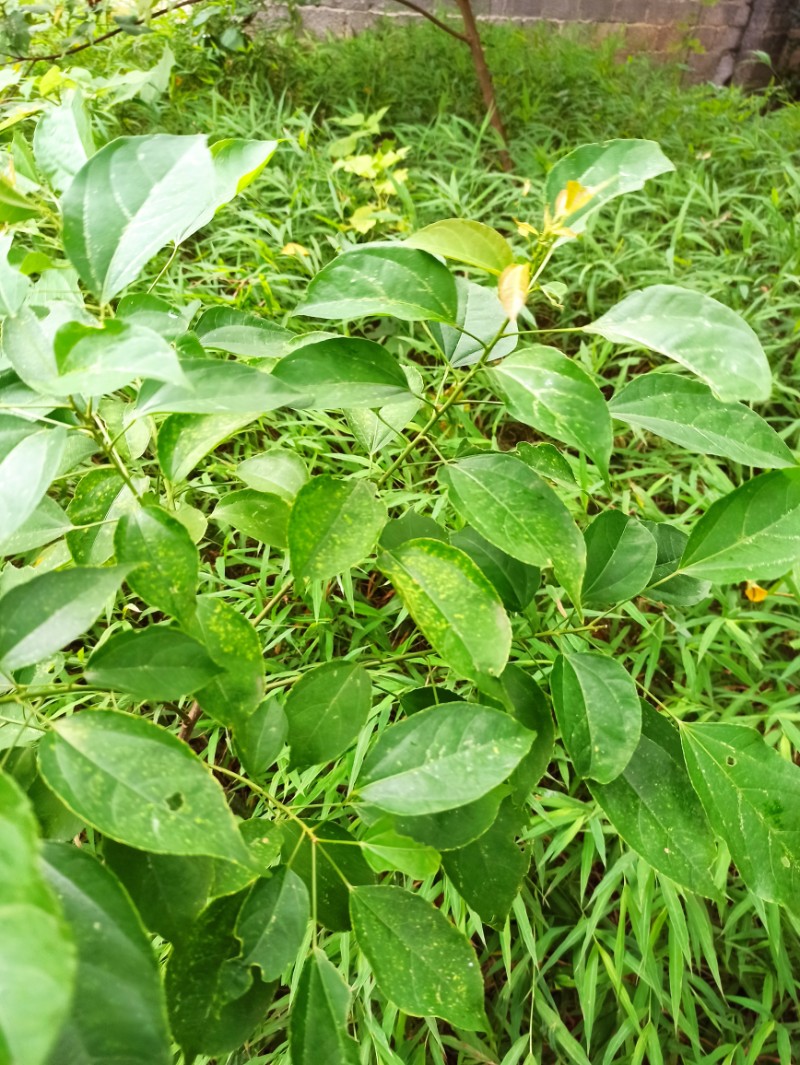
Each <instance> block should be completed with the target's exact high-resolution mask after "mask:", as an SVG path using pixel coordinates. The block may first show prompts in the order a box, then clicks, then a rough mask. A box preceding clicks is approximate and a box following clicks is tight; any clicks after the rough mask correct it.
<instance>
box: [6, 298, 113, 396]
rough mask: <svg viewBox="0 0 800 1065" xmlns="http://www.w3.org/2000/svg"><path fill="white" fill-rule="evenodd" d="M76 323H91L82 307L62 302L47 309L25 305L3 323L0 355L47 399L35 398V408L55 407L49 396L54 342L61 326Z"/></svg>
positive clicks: (53, 374)
mask: <svg viewBox="0 0 800 1065" xmlns="http://www.w3.org/2000/svg"><path fill="white" fill-rule="evenodd" d="M76 321H80V322H83V323H84V324H86V325H88V324H91V323H92V321H93V319H92V318H90V317H89V316H88V314H86V312H85V311H84V310H83V308H82V307H77V306H74V305H73V304H71V303H69V302H67V301H66V300H53V301H51V302H50V306H49V307H38V306H36V305H31V304H30V303H28V304H26V305H25V306H24V307H22V308H21V309H20V311H19V313H18V314H16V315H15V316H14V317H13V318H6V319H5V320H4V322H3V338H2V353H3V355H5V357H6V359H7V360H8V362H9V363H10V365H11V366H12V367H13V369H14V370H15V371H16V372H17V373H18V374H19V376H20V378H21V379H22V380H23V381H24V382H25V384H26V385H28V387H29V388H32V389H34V390H35V391H36V392H39V393H44V396H45V397H47V398H45V399H43V398H42V397H41V396H36V397H35V402H36V406H37V407H39V408H44V409H45V410H46V409H47V408H48V407H55V406H58V399H57V398H56V396H55V395H54V394H53V392H52V388H53V386H54V383H55V382H56V381H57V380H58V365H57V364H56V355H55V349H54V345H55V338H56V334H57V333H58V331H59V329H61V328H62V326H64V325H66V324H68V323H69V322H76ZM9 406H16V404H13V403H12V404H9Z"/></svg>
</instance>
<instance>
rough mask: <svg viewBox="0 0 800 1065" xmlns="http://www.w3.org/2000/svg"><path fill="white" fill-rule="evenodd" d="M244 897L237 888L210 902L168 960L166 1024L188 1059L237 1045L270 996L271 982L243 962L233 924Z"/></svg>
mask: <svg viewBox="0 0 800 1065" xmlns="http://www.w3.org/2000/svg"><path fill="white" fill-rule="evenodd" d="M245 898H246V893H245V892H241V893H239V894H237V895H231V896H228V897H226V898H221V899H216V900H215V901H214V902H212V903H211V904H210V905H209V906H208V907H207V908H206V909H205V910H204V911H203V913H202V914H201V915H200V918H199V920H198V921H197V923H196V924H195V926H194V928H193V929H192V932H191V934H190V935H189V936H187V937H186V938H185V939H183V940H180V941H179V942H178V943H176V944H175V948H174V950H173V951H172V954H171V955H170V958H169V961H168V962H167V968H166V973H165V986H166V992H167V1002H168V1005H169V1020H170V1027H171V1029H172V1034H173V1036H174V1037H175V1039H176V1041H177V1042H178V1044H179V1045H180V1047H181V1048H182V1050H183V1053H184V1057H185V1058H186V1060H187V1061H193V1060H194V1058H195V1056H196V1055H197V1054H200V1053H202V1054H207V1055H209V1056H211V1057H215V1058H216V1057H218V1056H222V1057H224V1056H226V1055H227V1054H228V1053H230V1052H231V1051H234V1050H238V1049H239V1047H241V1046H242V1044H243V1043H244V1042H246V1041H247V1039H248V1038H249V1037H250V1035H252V1033H253V1031H254V1029H255V1028H256V1026H257V1025H258V1024H259V1023H260V1022H261V1021H263V1019H264V1016H265V1014H266V1011H267V1006H268V1005H269V1003H270V1000H271V999H272V995H273V992H274V985H270V984H265V983H263V981H261V980H260V979H259V978H258V977H257V976H256V975H254V974H253V972H252V971H251V970H248V969H246V968H245V967H244V966H243V965H242V961H241V949H242V945H241V942H240V941H239V939H237V937H236V932H235V928H236V921H237V919H238V916H239V912H240V911H241V908H242V904H243V902H244V900H245Z"/></svg>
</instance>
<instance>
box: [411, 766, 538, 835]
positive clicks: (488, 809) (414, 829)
mask: <svg viewBox="0 0 800 1065" xmlns="http://www.w3.org/2000/svg"><path fill="white" fill-rule="evenodd" d="M522 764H523V763H520V766H522ZM514 772H515V773H517V772H519V770H515V771H514ZM513 775H514V774H512V778H513ZM508 791H509V787H508V786H507V785H505V784H503V785H501V786H500V787H498V788H493V789H492V791H490V792H488V793H487V794H486V795H484V796H483V797H482V798H480V799H476V801H475V802H471V803H468V804H467V805H466V806H459V807H458V808H457V809H456V810H444V811H443V812H442V813H439V814H428V815H426V816H424V817H396V818H395V827H396V829H397V831H398V832H400V833H402V834H403V835H407V836H411V838H412V839H416V840H418V841H419V842H420V843H425V844H427V845H428V846H429V847H435V848H436V850H437V851H442V852H444V851H448V850H455V849H457V848H458V847H465V846H466V845H467V844H468V843H471V842H472V841H473V840H475V839H478V837H479V836H482V835H483V833H484V832H486V831H487V829H488V828H489V826H490V825H492V824H493V823H494V820H495V818H496V817H497V811H498V810H499V808H500V803H501V802H502V801H503V799H504V798H505V796H506V795H507V794H508Z"/></svg>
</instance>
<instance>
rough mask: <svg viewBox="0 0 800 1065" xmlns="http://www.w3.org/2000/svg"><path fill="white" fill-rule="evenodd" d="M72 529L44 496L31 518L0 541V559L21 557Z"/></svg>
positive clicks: (56, 506) (48, 498)
mask: <svg viewBox="0 0 800 1065" xmlns="http://www.w3.org/2000/svg"><path fill="white" fill-rule="evenodd" d="M71 529H72V522H71V521H70V520H69V518H68V517H67V515H66V513H65V511H64V510H62V508H61V507H60V506H59V505H58V503H56V501H55V500H54V499H50V497H49V496H45V497H44V498H43V499H42V501H41V502H40V503H39V505H38V506H37V507H36V509H35V510H34V512H33V513H32V514H31V516H30V517H29V518H28V519H27V520H26V521H24V522H23V523H22V525H20V527H19V528H18V529H17V531H16V532H14V533H12V534H11V536H9V537H8V539H6V540H2V541H0V557H2V556H3V555H21V554H23V553H24V552H26V551H33V550H34V549H35V548H37V547H42V546H44V544H49V543H51V542H52V541H53V540H57V539H58V538H59V537H60V536H63V535H64V534H65V533H68V532H69V531H70V530H71Z"/></svg>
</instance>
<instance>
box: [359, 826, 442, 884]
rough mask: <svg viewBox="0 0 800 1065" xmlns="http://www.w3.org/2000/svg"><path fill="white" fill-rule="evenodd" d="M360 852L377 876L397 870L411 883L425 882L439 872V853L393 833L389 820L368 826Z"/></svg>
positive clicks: (409, 838)
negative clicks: (408, 877)
mask: <svg viewBox="0 0 800 1065" xmlns="http://www.w3.org/2000/svg"><path fill="white" fill-rule="evenodd" d="M361 849H362V851H363V854H364V857H365V858H366V860H367V861H368V862H369V864H370V865H371V866H372V868H373V869H374V870H375V872H376V873H382V872H386V871H394V870H399V871H400V872H401V873H405V874H406V876H410V877H411V878H412V879H413V880H427V878H428V877H429V876H435V874H436V872H437V871H438V869H439V862H440V856H439V852H438V851H436V850H434V849H433V847H428V846H426V845H425V844H424V843H418V842H417V841H416V840H414V839H412V838H411V837H410V836H403V835H401V834H400V833H399V832H397V831H395V829H394V828H392V822H391V818H388V817H386V818H381V819H380V820H379V821H377V822H376V823H375V824H374V825H371V826H370V827H369V829H368V830H367V832H366V833H365V834H364V835H363V836H362V838H361Z"/></svg>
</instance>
